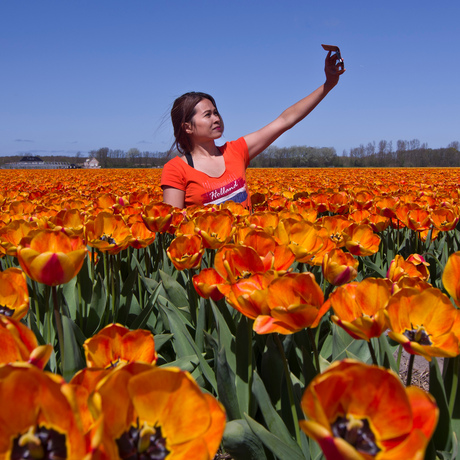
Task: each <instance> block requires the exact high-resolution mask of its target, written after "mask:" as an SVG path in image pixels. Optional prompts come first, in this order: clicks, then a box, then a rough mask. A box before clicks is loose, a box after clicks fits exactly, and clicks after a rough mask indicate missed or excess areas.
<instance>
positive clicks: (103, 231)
mask: <svg viewBox="0 0 460 460" xmlns="http://www.w3.org/2000/svg"><path fill="white" fill-rule="evenodd" d="M85 239H86V242H87V243H88V245H89V246H91V247H93V248H96V249H99V251H102V252H107V253H109V254H118V253H119V252H120V251H122V250H123V249H126V248H127V247H128V246H129V243H130V242H131V241H132V239H133V236H132V234H131V229H130V228H129V226H128V224H127V223H126V222H125V220H124V219H123V217H122V216H120V215H116V214H113V213H111V212H106V211H103V212H100V213H99V214H98V215H97V216H96V217H95V218H94V219H92V220H89V221H88V222H87V223H86V226H85Z"/></svg>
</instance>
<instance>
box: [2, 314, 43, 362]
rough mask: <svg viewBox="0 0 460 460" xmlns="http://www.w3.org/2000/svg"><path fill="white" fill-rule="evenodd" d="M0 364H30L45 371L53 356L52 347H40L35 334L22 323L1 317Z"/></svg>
mask: <svg viewBox="0 0 460 460" xmlns="http://www.w3.org/2000/svg"><path fill="white" fill-rule="evenodd" d="M0 343H1V344H2V345H1V346H2V352H1V353H0V364H8V363H15V362H28V363H29V364H33V365H34V366H36V367H39V368H40V369H43V368H44V367H45V365H46V363H47V362H48V359H49V357H50V356H51V352H52V347H51V345H38V342H37V338H36V337H35V334H34V333H33V332H32V330H31V329H29V328H28V327H27V326H26V325H25V324H22V323H21V322H20V321H18V320H15V319H12V318H8V317H7V316H4V315H0Z"/></svg>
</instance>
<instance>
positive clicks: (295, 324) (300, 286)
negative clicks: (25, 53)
mask: <svg viewBox="0 0 460 460" xmlns="http://www.w3.org/2000/svg"><path fill="white" fill-rule="evenodd" d="M267 275H268V276H269V278H267ZM267 275H266V276H265V278H257V276H256V275H254V276H252V277H250V278H249V279H247V280H243V281H241V282H239V283H238V284H237V285H234V286H232V291H231V293H230V294H229V295H228V296H227V299H228V301H229V303H230V304H231V305H232V306H234V307H235V308H237V309H239V310H240V311H241V312H242V313H243V314H244V315H246V316H248V317H250V318H254V319H255V321H254V326H253V329H254V331H256V332H257V333H258V334H269V333H272V332H278V333H280V334H292V333H294V332H297V331H300V330H302V329H305V328H307V327H312V328H314V327H316V326H317V325H318V324H319V321H320V320H321V318H322V316H323V315H324V313H325V312H326V311H327V306H323V303H324V296H323V292H322V291H321V288H320V287H319V286H318V284H317V283H316V281H315V278H314V276H313V275H312V274H311V273H287V274H285V275H282V276H279V277H273V278H272V279H271V280H270V274H269V273H267ZM267 281H269V283H267ZM243 287H244V289H243Z"/></svg>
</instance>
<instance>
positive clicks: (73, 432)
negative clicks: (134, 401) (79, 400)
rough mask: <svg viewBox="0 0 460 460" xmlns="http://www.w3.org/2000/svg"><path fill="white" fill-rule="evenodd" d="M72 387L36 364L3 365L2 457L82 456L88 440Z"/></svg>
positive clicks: (0, 398) (0, 371) (78, 458)
mask: <svg viewBox="0 0 460 460" xmlns="http://www.w3.org/2000/svg"><path fill="white" fill-rule="evenodd" d="M70 390H71V389H70V387H69V386H68V385H67V384H65V382H64V380H63V379H62V378H61V377H58V376H56V375H54V374H50V373H47V372H43V371H41V370H40V369H37V368H36V367H34V366H19V365H16V366H11V365H8V366H2V367H0V407H1V408H2V409H1V411H0V458H2V459H3V458H4V459H25V458H29V459H39V458H41V459H47V458H48V459H52V458H54V459H58V458H65V459H68V460H81V459H82V458H83V457H84V455H85V453H86V443H85V440H84V437H83V433H82V432H81V431H80V429H79V420H78V418H77V417H76V414H75V413H74V412H73V410H72V406H73V401H72V395H71V391H70ZM68 398H69V399H68Z"/></svg>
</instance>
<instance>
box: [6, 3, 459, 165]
mask: <svg viewBox="0 0 460 460" xmlns="http://www.w3.org/2000/svg"><path fill="white" fill-rule="evenodd" d="M459 18H460V2H459V1H458V0H440V1H438V2H433V1H432V0H430V1H427V0H418V1H414V0H408V1H405V0H404V1H401V0H398V1H394V0H390V1H386V2H376V1H369V0H358V1H354V0H348V1H344V0H331V1H320V0H282V1H280V0H231V1H226V0H221V1H208V0H195V1H190V0H187V1H183V0H169V1H168V0H123V1H122V0H78V1H77V0H73V1H72V0H70V1H62V0H55V1H50V0H34V1H33V0H0V63H1V67H0V69H1V70H0V85H1V92H0V155H17V154H23V153H32V154H35V155H61V154H67V155H71V154H74V153H76V152H78V151H80V152H81V153H82V155H83V156H84V155H86V153H87V152H88V151H89V150H96V149H98V148H101V147H109V148H110V149H122V150H128V149H129V148H131V147H135V148H138V149H139V150H141V151H144V150H149V151H165V150H167V149H168V148H169V147H170V145H171V143H172V141H173V136H172V128H171V126H170V120H169V110H170V107H171V104H172V102H173V100H174V99H175V98H176V97H177V96H179V95H181V94H182V93H184V92H186V91H204V92H208V93H210V94H212V95H213V96H214V97H215V99H216V101H217V105H218V108H219V111H220V112H221V114H222V116H223V118H224V121H225V134H224V138H223V141H225V140H232V139H236V138H238V137H240V136H242V135H244V134H247V133H249V132H252V131H254V130H256V129H258V128H260V127H262V126H263V125H265V124H266V123H268V122H270V121H271V120H272V119H274V118H275V117H276V116H278V115H279V114H280V113H281V112H282V111H283V110H284V109H285V108H286V107H288V106H289V105H291V104H292V103H294V102H296V101H297V100H298V99H300V98H302V97H303V96H305V95H307V94H308V93H310V92H311V91H313V90H314V89H315V88H317V87H318V86H319V85H321V84H322V83H323V81H324V72H323V65H324V58H325V56H326V52H325V51H323V49H322V48H321V43H326V44H335V45H339V46H340V48H341V50H342V55H343V57H344V60H345V65H346V68H347V71H346V73H345V74H344V75H343V77H342V78H341V81H340V83H339V85H338V86H337V87H336V88H335V89H334V90H333V91H332V92H331V93H330V94H329V95H328V96H327V98H326V99H325V100H324V101H323V102H322V103H321V104H320V106H318V107H317V108H316V109H315V111H314V112H313V113H312V114H310V115H309V117H308V118H307V119H306V120H304V121H303V122H301V123H300V124H299V125H297V126H296V127H295V128H293V129H292V130H291V131H289V132H288V133H286V134H284V135H283V136H282V137H281V138H280V139H278V140H277V141H276V142H275V145H277V146H279V147H283V146H291V145H309V146H319V147H334V148H335V149H336V151H337V153H338V154H341V153H342V151H343V150H344V149H345V150H347V151H348V150H349V149H350V148H353V147H357V146H359V145H360V144H364V145H366V144H367V143H368V142H372V141H376V142H377V143H378V142H379V141H380V140H381V139H385V140H387V141H392V142H393V147H395V146H396V141H397V140H398V139H402V140H411V139H419V140H420V142H426V143H427V144H428V146H429V147H431V148H439V147H445V146H447V145H448V144H449V143H450V142H452V141H460V132H459V127H460V90H459V82H460V57H459V44H460V32H459V28H458V27H459V26H458V21H459Z"/></svg>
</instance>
